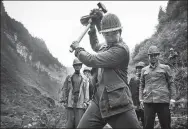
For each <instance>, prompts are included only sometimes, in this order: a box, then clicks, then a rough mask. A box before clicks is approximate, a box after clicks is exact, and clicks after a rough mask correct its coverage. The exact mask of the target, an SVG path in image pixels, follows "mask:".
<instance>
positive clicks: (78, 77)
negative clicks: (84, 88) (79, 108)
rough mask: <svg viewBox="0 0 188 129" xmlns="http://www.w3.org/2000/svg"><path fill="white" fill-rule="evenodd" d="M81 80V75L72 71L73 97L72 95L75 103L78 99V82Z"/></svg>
mask: <svg viewBox="0 0 188 129" xmlns="http://www.w3.org/2000/svg"><path fill="white" fill-rule="evenodd" d="M81 81H82V77H81V75H80V74H79V73H74V74H73V75H72V85H73V90H72V92H73V97H74V102H75V103H77V101H78V95H79V91H80V84H81Z"/></svg>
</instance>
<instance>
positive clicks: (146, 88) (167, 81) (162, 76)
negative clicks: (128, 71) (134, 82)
mask: <svg viewBox="0 0 188 129" xmlns="http://www.w3.org/2000/svg"><path fill="white" fill-rule="evenodd" d="M175 92H176V90H175V86H174V81H173V77H172V73H171V69H170V67H169V66H168V65H164V64H160V63H158V64H157V65H156V66H154V67H152V66H151V65H148V66H146V67H144V68H143V69H142V72H141V79H140V87H139V99H140V100H143V101H144V102H145V103H169V102H170V99H175Z"/></svg>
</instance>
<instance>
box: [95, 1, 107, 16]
mask: <svg viewBox="0 0 188 129" xmlns="http://www.w3.org/2000/svg"><path fill="white" fill-rule="evenodd" d="M97 5H98V7H99V8H100V9H101V10H102V11H103V12H104V13H106V12H107V9H106V7H105V6H104V4H102V3H101V2H99V3H98V4H97Z"/></svg>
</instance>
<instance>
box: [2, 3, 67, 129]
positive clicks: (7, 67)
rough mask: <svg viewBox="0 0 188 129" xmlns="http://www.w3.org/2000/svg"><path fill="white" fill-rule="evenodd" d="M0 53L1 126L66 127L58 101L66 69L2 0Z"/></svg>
mask: <svg viewBox="0 0 188 129" xmlns="http://www.w3.org/2000/svg"><path fill="white" fill-rule="evenodd" d="M0 53H1V127H8V128H14V127H27V126H28V124H30V125H32V126H30V127H34V125H35V127H42V126H43V127H54V128H55V127H63V126H62V125H61V124H63V121H62V120H64V118H62V117H64V116H65V115H61V114H62V113H64V110H63V109H62V108H61V107H58V103H57V101H58V99H59V97H60V96H59V95H60V89H61V88H62V85H63V82H64V79H65V77H66V76H67V69H66V67H64V66H63V65H62V64H61V63H60V62H59V61H58V60H57V59H56V58H54V57H53V56H52V54H51V53H50V52H49V51H48V49H47V47H46V45H45V42H44V41H43V40H41V39H39V38H36V37H32V36H31V35H30V34H29V32H28V31H27V29H26V28H25V27H24V26H23V25H22V23H20V22H17V21H16V20H14V19H12V18H10V17H9V16H8V14H7V13H6V11H5V9H4V6H3V3H2V2H1V52H0ZM58 111H60V112H58ZM41 112H43V114H41ZM44 112H45V113H44ZM44 114H45V115H46V120H44V119H43V118H42V117H43V115H44ZM26 117H27V118H26ZM56 117H59V119H58V118H56ZM42 119H43V120H42ZM60 119H61V120H60ZM44 121H45V122H44ZM50 121H52V122H50ZM58 122H59V123H60V124H58ZM44 125H45V126H44ZM58 125H59V126H58Z"/></svg>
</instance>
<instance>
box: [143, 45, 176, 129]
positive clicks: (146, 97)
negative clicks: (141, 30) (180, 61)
mask: <svg viewBox="0 0 188 129" xmlns="http://www.w3.org/2000/svg"><path fill="white" fill-rule="evenodd" d="M159 55H160V52H159V50H158V48H157V47H156V46H151V47H150V48H149V49H148V57H149V65H148V66H146V67H144V68H143V69H142V71H141V78H140V87H139V100H140V104H141V107H142V108H144V129H153V128H154V120H155V114H156V113H157V115H158V118H159V122H160V125H161V128H162V129H170V121H171V117H170V108H171V107H174V102H175V86H174V82H173V78H172V73H171V69H170V67H169V66H168V65H164V64H160V62H159Z"/></svg>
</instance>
